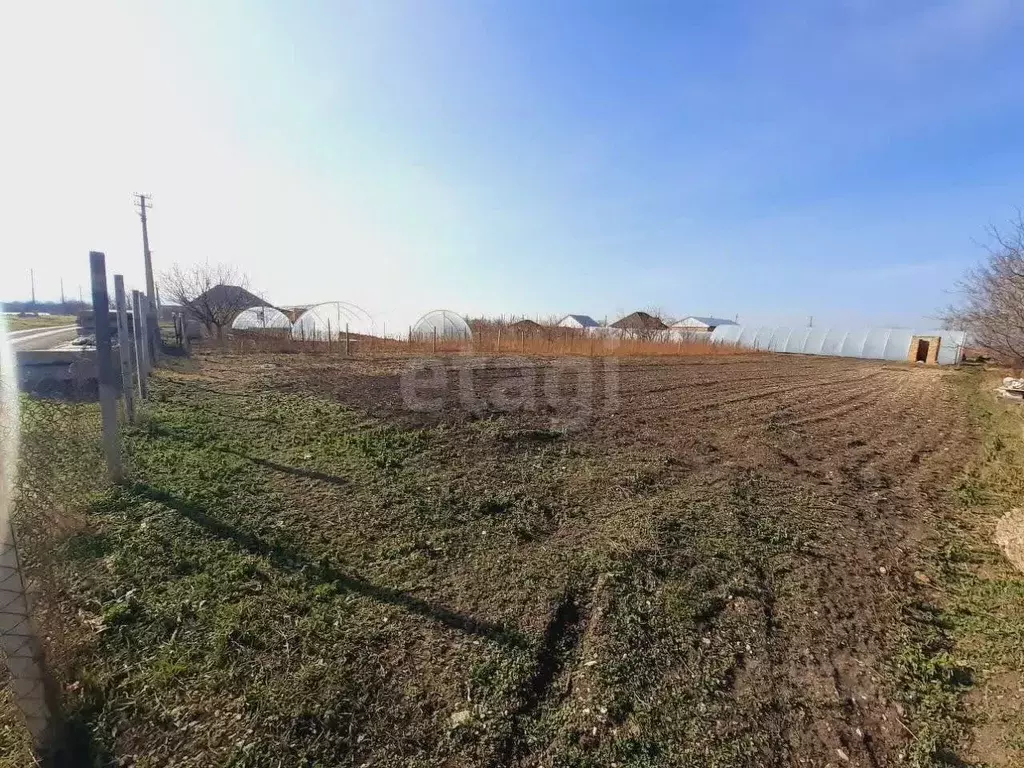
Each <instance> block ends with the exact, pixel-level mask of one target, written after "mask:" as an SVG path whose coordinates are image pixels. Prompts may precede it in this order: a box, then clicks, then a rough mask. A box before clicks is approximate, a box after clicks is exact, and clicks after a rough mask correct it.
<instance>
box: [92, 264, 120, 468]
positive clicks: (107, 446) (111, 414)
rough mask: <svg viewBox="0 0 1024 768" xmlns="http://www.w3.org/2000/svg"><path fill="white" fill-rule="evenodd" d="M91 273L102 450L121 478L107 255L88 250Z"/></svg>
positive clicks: (108, 462)
mask: <svg viewBox="0 0 1024 768" xmlns="http://www.w3.org/2000/svg"><path fill="white" fill-rule="evenodd" d="M89 268H90V272H91V274H92V313H93V321H94V324H95V326H96V379H97V381H98V383H99V395H100V411H101V413H102V419H103V452H104V453H105V454H106V457H107V473H108V474H109V475H110V479H111V480H112V481H113V482H115V483H116V482H120V480H121V478H122V476H123V472H122V469H121V446H120V444H119V443H118V436H117V389H116V388H115V385H114V361H113V360H111V359H110V358H111V354H110V297H109V296H108V295H107V265H106V256H104V255H103V254H102V253H100V252H98V251H90V252H89Z"/></svg>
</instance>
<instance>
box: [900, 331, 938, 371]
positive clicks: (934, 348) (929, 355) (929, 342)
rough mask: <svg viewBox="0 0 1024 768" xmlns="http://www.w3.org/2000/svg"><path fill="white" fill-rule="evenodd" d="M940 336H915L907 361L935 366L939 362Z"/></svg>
mask: <svg viewBox="0 0 1024 768" xmlns="http://www.w3.org/2000/svg"><path fill="white" fill-rule="evenodd" d="M940 341H942V339H941V338H940V337H939V336H914V337H912V338H911V339H910V353H909V354H908V355H907V360H908V361H909V362H911V363H926V364H927V365H935V364H937V363H938V362H939V342H940Z"/></svg>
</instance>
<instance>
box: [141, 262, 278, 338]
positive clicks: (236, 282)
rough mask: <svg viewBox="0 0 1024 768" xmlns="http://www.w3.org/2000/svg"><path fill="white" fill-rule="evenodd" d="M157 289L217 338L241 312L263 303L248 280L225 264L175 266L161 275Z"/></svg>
mask: <svg viewBox="0 0 1024 768" xmlns="http://www.w3.org/2000/svg"><path fill="white" fill-rule="evenodd" d="M160 286H161V288H162V289H163V294H164V296H165V297H166V298H168V299H170V300H171V301H172V302H174V303H175V304H178V305H180V306H181V307H182V308H183V309H184V311H185V313H186V315H188V316H189V317H191V318H192V319H193V320H196V321H198V322H200V323H202V324H203V325H204V326H205V327H206V330H207V332H208V333H210V334H211V335H212V334H216V335H217V336H218V337H220V336H222V335H223V333H224V326H226V325H228V324H229V323H231V321H232V320H234V318H235V315H237V314H238V313H239V312H241V311H242V310H243V309H248V308H249V307H252V306H256V305H261V304H263V303H264V302H263V301H261V300H260V298H259V297H258V296H256V295H254V294H252V293H250V292H249V290H248V287H249V278H248V277H247V276H246V275H244V274H242V273H241V272H239V271H238V270H237V269H236V268H235V267H232V266H230V265H228V264H198V265H196V266H194V267H189V268H183V267H181V266H180V265H178V264H175V265H174V266H173V267H171V269H169V270H168V271H167V272H164V273H163V274H161V275H160Z"/></svg>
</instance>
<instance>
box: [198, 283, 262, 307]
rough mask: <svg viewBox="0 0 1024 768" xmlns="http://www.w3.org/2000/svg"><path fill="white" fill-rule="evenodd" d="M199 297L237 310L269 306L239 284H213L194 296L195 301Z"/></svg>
mask: <svg viewBox="0 0 1024 768" xmlns="http://www.w3.org/2000/svg"><path fill="white" fill-rule="evenodd" d="M200 299H202V301H204V302H208V303H210V304H214V305H220V306H225V307H232V308H235V309H238V310H239V311H241V310H243V309H248V308H249V307H261V306H264V305H266V306H270V305H269V304H267V302H265V301H264V300H263V299H261V298H260V297H259V296H257V295H256V294H254V293H250V292H249V291H247V290H245V288H242V287H241V286H239V285H225V284H223V283H220V284H218V285H215V286H213V287H212V288H210V289H209V290H208V291H204V292H203V293H202V294H200V296H198V297H196V299H195V301H196V302H198V301H200Z"/></svg>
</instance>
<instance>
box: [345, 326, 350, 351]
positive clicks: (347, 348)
mask: <svg viewBox="0 0 1024 768" xmlns="http://www.w3.org/2000/svg"><path fill="white" fill-rule="evenodd" d="M350 342H351V338H350V337H349V334H348V323H345V357H348V356H349V352H350V351H351V349H350V347H349V344H350Z"/></svg>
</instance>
